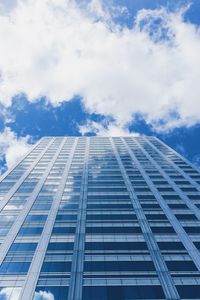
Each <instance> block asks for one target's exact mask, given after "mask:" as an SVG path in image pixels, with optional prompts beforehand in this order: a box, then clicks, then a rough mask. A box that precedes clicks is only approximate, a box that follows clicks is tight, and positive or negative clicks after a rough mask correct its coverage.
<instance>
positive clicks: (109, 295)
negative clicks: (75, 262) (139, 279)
mask: <svg viewBox="0 0 200 300" xmlns="http://www.w3.org/2000/svg"><path fill="white" fill-rule="evenodd" d="M113 299H115V300H127V299H131V300H132V299H137V300H138V299H148V300H150V299H165V296H164V293H163V290H162V288H161V286H155V285H152V286H139V285H138V286H84V287H83V297H82V300H113Z"/></svg>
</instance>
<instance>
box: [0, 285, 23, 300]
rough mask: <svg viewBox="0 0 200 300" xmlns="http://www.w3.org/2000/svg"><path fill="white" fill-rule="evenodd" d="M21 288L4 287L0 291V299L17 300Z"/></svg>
mask: <svg viewBox="0 0 200 300" xmlns="http://www.w3.org/2000/svg"><path fill="white" fill-rule="evenodd" d="M20 291H21V288H18V287H14V288H13V287H5V288H2V289H1V290H0V297H1V298H2V299H4V300H18V299H19V295H20Z"/></svg>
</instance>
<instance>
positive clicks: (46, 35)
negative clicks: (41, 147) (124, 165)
mask: <svg viewBox="0 0 200 300" xmlns="http://www.w3.org/2000/svg"><path fill="white" fill-rule="evenodd" d="M53 2H54V1H46V0H44V1H43V4H41V2H40V3H39V1H38V0H35V1H33V0H29V1H28V0H27V1H26V0H24V1H22V2H21V4H20V2H19V1H17V0H16V1H14V0H10V1H3V2H2V4H0V39H1V40H0V42H1V45H2V42H3V43H4V45H3V47H2V49H0V155H1V156H0V157H1V158H0V168H1V172H3V171H4V170H6V168H7V167H9V166H11V165H12V164H13V163H14V162H15V161H16V159H18V156H19V154H21V153H23V152H24V151H26V150H27V149H28V148H29V144H31V143H34V142H36V141H37V140H38V139H39V138H41V137H42V136H46V135H83V134H85V135H96V134H97V135H109V134H112V135H113V134H114V135H122V134H131V133H133V134H147V135H156V136H157V137H159V138H161V139H162V140H163V141H165V142H166V143H167V144H168V145H170V146H172V147H173V148H174V149H176V150H177V151H178V152H179V153H181V154H183V155H184V156H185V157H187V158H188V159H189V160H191V161H192V162H193V163H195V164H197V165H199V166H200V141H199V137H200V104H199V99H198V95H199V93H200V87H199V78H200V76H199V75H200V74H199V69H200V60H199V51H200V33H199V30H200V29H199V26H200V2H199V1H198V0H193V1H184V0H183V1H181V0H180V1H172V0H169V1H164V0H157V1H156V0H134V1H133V0H113V1H109V3H108V1H104V0H92V1H89V0H88V1H81V2H79V1H68V0H62V1H61V0H60V1H58V2H57V5H55V4H54V3H55V2H54V3H53ZM13 25H14V26H13Z"/></svg>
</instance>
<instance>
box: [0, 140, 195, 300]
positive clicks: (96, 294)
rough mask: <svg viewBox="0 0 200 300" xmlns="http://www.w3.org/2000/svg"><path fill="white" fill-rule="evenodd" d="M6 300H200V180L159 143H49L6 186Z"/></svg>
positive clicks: (0, 225) (2, 271) (0, 199)
mask: <svg viewBox="0 0 200 300" xmlns="http://www.w3.org/2000/svg"><path fill="white" fill-rule="evenodd" d="M0 243H1V245H0V300H32V299H34V300H67V299H68V300H133V299H148V300H152V299H160V300H161V299H167V300H176V299H177V300H178V299H200V172H199V170H198V169H197V168H196V167H194V166H193V165H191V163H190V162H188V161H187V160H186V159H184V158H183V157H181V156H180V155H179V154H178V153H176V152H175V151H174V150H172V149H171V148H169V147H168V146H167V145H165V144H164V143H163V142H161V141H160V140H158V139H157V138H154V137H113V138H108V137H45V138H43V139H41V140H40V141H39V142H38V143H37V144H36V145H35V146H33V148H32V149H31V151H30V152H29V153H28V154H26V155H25V157H24V158H23V159H22V160H21V161H20V162H18V163H17V164H16V165H15V166H14V167H13V168H12V169H11V170H8V171H7V172H6V173H5V174H4V175H3V176H2V177H1V182H0Z"/></svg>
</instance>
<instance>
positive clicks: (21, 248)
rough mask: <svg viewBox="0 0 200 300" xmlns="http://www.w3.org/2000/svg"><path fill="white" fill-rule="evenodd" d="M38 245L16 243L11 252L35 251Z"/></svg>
mask: <svg viewBox="0 0 200 300" xmlns="http://www.w3.org/2000/svg"><path fill="white" fill-rule="evenodd" d="M36 247H37V243H14V244H12V246H11V247H10V249H9V251H35V249H36Z"/></svg>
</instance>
